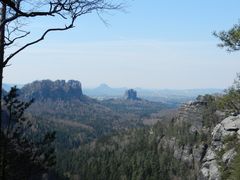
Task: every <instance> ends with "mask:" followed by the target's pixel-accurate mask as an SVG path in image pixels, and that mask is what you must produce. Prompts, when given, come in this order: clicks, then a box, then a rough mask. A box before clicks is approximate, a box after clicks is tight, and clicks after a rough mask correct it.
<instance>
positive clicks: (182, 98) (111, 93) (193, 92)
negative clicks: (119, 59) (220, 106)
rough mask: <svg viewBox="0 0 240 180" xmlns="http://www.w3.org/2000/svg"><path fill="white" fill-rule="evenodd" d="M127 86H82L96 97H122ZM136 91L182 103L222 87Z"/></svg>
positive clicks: (141, 96) (153, 98) (140, 95)
mask: <svg viewBox="0 0 240 180" xmlns="http://www.w3.org/2000/svg"><path fill="white" fill-rule="evenodd" d="M126 90H128V88H126V87H123V88H112V87H110V86H108V85H107V84H101V85H100V86H98V87H96V88H92V89H90V88H84V89H83V92H84V93H85V94H86V95H88V96H90V97H94V98H97V99H109V98H121V97H122V98H123V97H124V96H123V95H124V92H126ZM135 90H137V92H138V96H139V98H143V99H147V100H150V101H156V102H166V103H183V102H186V101H189V100H193V99H195V98H196V97H197V96H198V95H205V94H215V93H222V92H223V89H217V88H209V89H183V90H177V89H143V88H135Z"/></svg>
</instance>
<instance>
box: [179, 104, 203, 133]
mask: <svg viewBox="0 0 240 180" xmlns="http://www.w3.org/2000/svg"><path fill="white" fill-rule="evenodd" d="M205 108H206V103H205V102H203V101H191V102H188V103H185V104H183V105H182V106H181V107H180V108H179V113H178V116H177V121H178V122H189V123H190V124H191V127H190V131H192V132H195V131H198V132H199V131H200V130H201V129H202V127H203V111H204V109H205Z"/></svg>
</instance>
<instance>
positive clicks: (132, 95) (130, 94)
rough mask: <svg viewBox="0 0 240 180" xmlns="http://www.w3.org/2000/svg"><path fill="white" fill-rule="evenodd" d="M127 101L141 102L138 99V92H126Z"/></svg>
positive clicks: (130, 90) (132, 90) (131, 90)
mask: <svg viewBox="0 0 240 180" xmlns="http://www.w3.org/2000/svg"><path fill="white" fill-rule="evenodd" d="M124 97H125V99H127V100H134V101H135V100H140V99H139V98H138V97H137V91H135V90H134V89H129V90H127V91H126V92H125V95H124Z"/></svg>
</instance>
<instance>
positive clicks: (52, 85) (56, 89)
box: [21, 80, 83, 100]
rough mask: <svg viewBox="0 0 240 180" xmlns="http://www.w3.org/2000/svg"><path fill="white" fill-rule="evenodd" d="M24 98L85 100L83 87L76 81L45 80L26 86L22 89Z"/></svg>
mask: <svg viewBox="0 0 240 180" xmlns="http://www.w3.org/2000/svg"><path fill="white" fill-rule="evenodd" d="M21 95H22V97H23V98H28V99H29V98H34V99H36V100H43V99H51V100H70V99H81V98H83V93H82V86H81V83H80V82H79V81H75V80H69V81H65V80H57V81H51V80H43V81H35V82H33V83H30V84H27V85H25V86H24V87H23V88H22V89H21Z"/></svg>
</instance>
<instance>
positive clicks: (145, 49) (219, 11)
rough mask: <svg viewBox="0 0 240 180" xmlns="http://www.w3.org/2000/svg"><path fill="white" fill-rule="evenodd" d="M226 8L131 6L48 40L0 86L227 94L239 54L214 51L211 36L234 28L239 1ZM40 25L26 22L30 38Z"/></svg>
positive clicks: (213, 4)
mask: <svg viewBox="0 0 240 180" xmlns="http://www.w3.org/2000/svg"><path fill="white" fill-rule="evenodd" d="M230 2H232V3H229V2H226V1H223V0H222V1H219V0H213V1H210V2H209V1H208V0H203V1H201V2H196V1H194V2H193V1H191V0H185V1H181V2H179V1H176V0H171V1H169V2H168V1H164V2H162V1H161V2H159V1H158V2H156V1H148V2H143V1H131V2H129V4H128V5H127V7H126V11H127V12H125V13H123V12H113V13H111V14H110V15H109V14H105V15H104V18H105V19H106V20H108V23H109V26H105V25H104V23H102V22H101V20H100V19H99V17H98V16H97V15H96V14H89V15H86V16H82V17H81V18H80V19H79V20H78V23H77V24H76V28H74V29H72V30H70V31H67V32H58V33H52V34H49V35H48V36H47V37H46V39H45V40H44V41H43V42H41V43H39V44H37V45H35V46H33V47H31V48H29V49H27V50H25V51H24V52H22V53H20V54H19V55H18V56H16V58H15V59H13V60H12V61H11V62H10V63H11V66H9V67H7V68H6V69H5V73H4V82H6V83H18V84H25V83H29V82H32V81H34V80H42V79H52V80H56V79H66V80H68V79H75V80H79V81H81V83H82V84H83V87H96V86H98V85H99V84H101V83H103V82H105V83H106V84H108V85H109V86H111V87H124V86H127V87H142V88H151V89H152V88H155V89H166V88H167V89H202V88H220V89H223V88H228V87H229V86H230V85H231V84H232V82H233V80H234V78H235V76H236V73H237V72H238V71H239V67H240V58H239V54H238V53H231V54H229V53H227V52H225V51H224V50H223V49H219V48H218V47H217V43H219V41H218V40H217V39H216V38H215V37H213V35H212V32H213V31H215V30H216V31H221V30H226V29H229V28H230V27H232V25H233V24H235V23H237V22H238V7H239V5H240V2H239V1H237V0H231V1H230ZM173 3H174V6H172V4H173ZM229 12H231V13H229ZM42 23H44V24H46V25H47V26H49V27H51V26H52V25H53V24H54V22H53V21H51V20H47V21H44V22H43V21H42V22H40V21H33V22H31V23H29V25H30V26H31V27H32V29H34V30H35V34H32V36H31V38H33V39H36V37H37V35H39V31H40V30H41V28H42V27H41V25H40V24H42ZM53 26H54V25H53Z"/></svg>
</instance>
